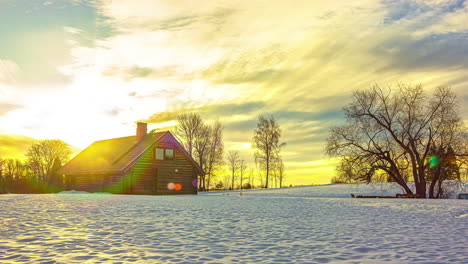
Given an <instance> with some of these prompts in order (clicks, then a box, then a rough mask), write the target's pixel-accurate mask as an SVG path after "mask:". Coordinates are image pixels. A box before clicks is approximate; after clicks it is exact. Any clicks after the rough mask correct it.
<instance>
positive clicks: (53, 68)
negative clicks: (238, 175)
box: [0, 0, 468, 184]
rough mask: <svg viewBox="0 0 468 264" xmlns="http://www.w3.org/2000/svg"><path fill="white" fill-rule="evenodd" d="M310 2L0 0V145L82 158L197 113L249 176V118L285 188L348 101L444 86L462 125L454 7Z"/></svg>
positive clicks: (309, 177) (462, 42)
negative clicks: (49, 144)
mask: <svg viewBox="0 0 468 264" xmlns="http://www.w3.org/2000/svg"><path fill="white" fill-rule="evenodd" d="M320 2H321V3H319V1H293V2H291V1H232V0H230V1H169V0H167V1H160V0H158V1H147V0H112V1H110V0H107V1H84V0H83V1H80V0H74V1H72V0H60V1H27V0H17V1H13V0H11V1H10V0H5V1H1V2H0V10H2V11H0V25H1V26H0V34H1V36H2V38H3V41H2V42H3V44H4V45H2V46H0V134H2V135H3V136H2V137H3V138H5V139H6V138H7V135H8V137H10V138H11V135H16V136H27V137H30V138H39V139H42V138H59V139H62V140H64V141H66V142H68V143H70V144H72V145H74V146H76V147H78V148H85V147H86V146H88V145H89V144H90V143H92V142H93V141H95V140H100V139H107V138H113V137H120V136H127V135H132V134H134V131H135V122H136V121H140V120H146V121H149V122H150V124H149V128H150V129H151V128H156V127H167V126H171V125H174V124H175V121H174V118H175V116H176V115H177V113H181V112H184V111H196V112H199V113H200V114H202V116H204V117H205V118H206V119H207V120H215V119H220V120H221V121H222V122H223V123H224V125H225V135H224V138H225V142H226V150H229V149H237V150H239V151H240V152H241V155H242V156H243V158H244V159H246V160H248V161H249V162H251V163H250V166H251V167H253V166H254V165H253V163H252V161H253V149H252V148H251V147H250V143H251V139H252V133H253V129H254V127H255V123H256V119H257V117H258V115H260V114H266V115H270V114H272V115H274V116H275V117H276V119H277V120H278V122H279V123H280V125H281V127H282V128H283V140H284V141H285V142H287V143H288V145H287V147H286V148H285V149H284V153H283V156H284V160H285V165H286V169H287V175H288V180H287V182H286V183H287V184H311V183H315V184H318V183H326V182H328V181H329V179H330V177H331V176H333V174H334V164H335V163H334V161H332V160H329V159H328V158H327V157H326V156H325V155H324V153H323V148H324V145H325V139H326V137H327V135H328V129H329V128H330V127H331V126H333V125H334V124H338V123H339V122H340V120H342V119H343V115H342V114H341V108H342V107H343V106H344V105H346V103H348V102H349V101H350V98H351V93H352V91H353V90H355V89H360V88H367V87H369V86H370V85H372V84H374V83H379V84H380V85H383V86H385V85H395V84H398V83H399V82H404V83H415V84H416V83H422V84H423V85H424V87H425V88H426V89H427V90H428V91H430V90H431V89H434V88H435V87H437V86H439V85H450V86H451V87H452V88H453V90H454V91H455V92H456V93H457V94H458V95H459V97H460V99H461V101H462V106H461V113H462V116H463V118H464V119H465V120H468V108H467V106H466V105H467V104H466V103H467V101H468V89H466V86H467V84H468V76H467V75H466V72H467V69H468V50H467V48H466V47H468V40H467V39H468V21H467V17H468V4H467V3H466V2H464V1H442V0H433V1H422V0H419V1H366V0H364V1H363V0H355V1H353V0H350V1H344V2H343V1H328V2H323V1H320ZM163 113H164V114H163ZM10 141H11V140H10ZM14 142H17V143H13V144H11V143H10V144H9V147H8V148H6V147H3V148H1V147H0V151H1V152H0V157H2V156H3V157H8V156H9V155H10V156H12V155H13V154H12V153H18V150H15V151H13V150H12V148H11V146H10V145H13V146H14V145H15V144H17V145H18V148H17V149H21V147H20V146H23V145H22V143H20V141H19V140H16V141H14ZM4 146H6V145H4ZM15 155H17V154H15Z"/></svg>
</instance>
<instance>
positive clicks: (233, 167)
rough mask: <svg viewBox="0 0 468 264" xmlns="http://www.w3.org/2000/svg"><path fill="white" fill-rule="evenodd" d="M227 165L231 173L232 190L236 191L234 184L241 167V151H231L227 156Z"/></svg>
mask: <svg viewBox="0 0 468 264" xmlns="http://www.w3.org/2000/svg"><path fill="white" fill-rule="evenodd" d="M226 159H227V160H226V161H227V165H228V169H229V171H230V172H231V190H234V183H235V180H236V178H237V173H238V171H239V166H240V158H239V151H236V150H230V151H229V152H228V154H227V158H226Z"/></svg>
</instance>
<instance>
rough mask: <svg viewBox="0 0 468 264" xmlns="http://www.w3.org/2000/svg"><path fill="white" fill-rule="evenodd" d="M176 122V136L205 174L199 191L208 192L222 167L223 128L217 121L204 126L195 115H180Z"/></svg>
mask: <svg viewBox="0 0 468 264" xmlns="http://www.w3.org/2000/svg"><path fill="white" fill-rule="evenodd" d="M178 121H179V124H178V125H177V126H176V130H175V131H176V135H177V136H178V137H179V138H180V139H181V141H182V143H183V144H184V147H185V148H186V149H187V151H188V152H189V154H190V155H191V156H192V157H193V158H194V159H195V160H196V161H197V163H198V164H199V165H200V167H201V168H202V169H203V171H204V172H205V174H204V175H201V176H200V189H201V190H203V191H208V190H209V188H210V187H209V186H210V184H211V181H212V178H213V177H214V176H215V173H216V172H218V170H219V168H220V167H221V166H222V165H223V151H224V144H223V126H222V124H221V122H219V121H216V122H214V123H213V124H212V125H210V124H206V123H205V122H204V121H203V119H202V118H201V116H200V115H199V114H197V113H188V114H181V115H179V116H178Z"/></svg>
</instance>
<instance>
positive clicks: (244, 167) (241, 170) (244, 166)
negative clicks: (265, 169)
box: [239, 159, 247, 190]
mask: <svg viewBox="0 0 468 264" xmlns="http://www.w3.org/2000/svg"><path fill="white" fill-rule="evenodd" d="M246 170H247V164H246V163H245V160H243V159H241V160H240V161H239V178H240V185H239V189H241V190H242V185H243V184H244V173H245V171H246Z"/></svg>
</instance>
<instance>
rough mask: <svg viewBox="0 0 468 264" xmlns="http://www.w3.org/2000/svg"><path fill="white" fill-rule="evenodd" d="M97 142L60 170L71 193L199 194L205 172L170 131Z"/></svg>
mask: <svg viewBox="0 0 468 264" xmlns="http://www.w3.org/2000/svg"><path fill="white" fill-rule="evenodd" d="M137 126H138V127H137V133H136V136H129V137H122V138H114V139H108V140H101V141H96V142H94V143H93V144H91V145H90V146H89V147H87V148H86V149H85V150H83V151H82V152H81V153H79V154H78V155H77V156H76V157H74V158H73V159H72V160H70V161H69V162H68V163H66V164H65V165H64V166H63V167H62V168H60V169H59V171H58V173H59V174H61V175H62V176H63V179H64V184H65V186H66V189H68V190H77V191H88V192H110V193H121V194H150V195H152V194H197V187H198V176H199V175H203V174H204V172H203V170H202V169H201V168H200V166H198V164H197V163H196V162H195V161H194V160H193V159H192V158H191V157H190V155H189V154H188V153H187V151H185V149H184V147H183V146H182V145H181V144H180V143H179V142H178V141H177V139H176V138H175V137H174V136H173V135H172V134H171V132H169V131H164V132H157V133H149V134H148V133H147V124H146V123H138V124H137Z"/></svg>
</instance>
